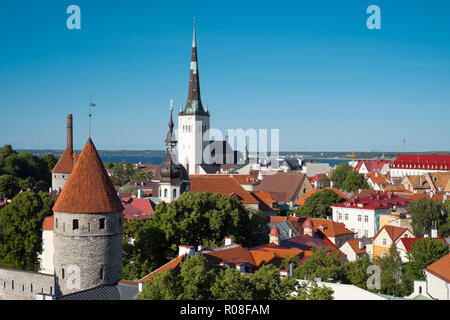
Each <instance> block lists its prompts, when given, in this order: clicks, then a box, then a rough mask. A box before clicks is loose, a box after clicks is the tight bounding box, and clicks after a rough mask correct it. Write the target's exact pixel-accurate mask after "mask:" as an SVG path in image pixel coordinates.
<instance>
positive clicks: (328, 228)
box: [303, 218, 355, 238]
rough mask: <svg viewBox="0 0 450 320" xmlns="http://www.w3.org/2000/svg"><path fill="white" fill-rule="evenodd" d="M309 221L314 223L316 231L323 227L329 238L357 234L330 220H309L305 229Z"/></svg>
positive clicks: (304, 225)
mask: <svg viewBox="0 0 450 320" xmlns="http://www.w3.org/2000/svg"><path fill="white" fill-rule="evenodd" d="M308 221H309V222H310V223H312V225H313V228H314V229H317V228H319V227H320V226H322V233H323V234H324V235H326V236H327V237H329V238H330V237H339V236H344V235H351V234H355V233H354V232H353V231H351V230H349V229H347V228H346V227H345V224H344V223H340V222H334V221H333V220H328V219H313V218H308V219H307V220H306V221H305V222H303V227H306V224H307V223H308Z"/></svg>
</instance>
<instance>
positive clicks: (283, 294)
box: [250, 264, 297, 300]
mask: <svg viewBox="0 0 450 320" xmlns="http://www.w3.org/2000/svg"><path fill="white" fill-rule="evenodd" d="M250 283H252V285H253V287H254V298H253V299H254V300H267V299H269V300H285V299H288V298H289V296H290V295H291V293H292V292H293V291H294V290H295V287H296V285H297V280H296V279H295V278H290V277H284V278H282V279H281V278H280V269H279V268H277V267H275V266H274V265H272V264H268V265H265V266H263V267H261V268H259V269H258V270H256V271H255V273H253V275H252V276H251V278H250Z"/></svg>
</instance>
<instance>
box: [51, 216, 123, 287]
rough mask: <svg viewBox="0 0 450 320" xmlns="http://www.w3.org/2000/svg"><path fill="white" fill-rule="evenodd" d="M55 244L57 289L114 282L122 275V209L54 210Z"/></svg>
mask: <svg viewBox="0 0 450 320" xmlns="http://www.w3.org/2000/svg"><path fill="white" fill-rule="evenodd" d="M100 219H105V220H104V223H105V224H104V225H105V227H104V228H100ZM74 220H77V221H78V228H76V229H74V228H73V226H74ZM54 246H55V254H54V265H55V276H56V281H57V284H58V287H57V289H58V290H57V292H58V293H61V294H68V293H72V292H76V291H80V290H85V289H89V288H92V287H94V286H97V285H100V284H115V283H117V282H118V281H119V280H120V279H121V278H122V213H121V212H114V213H102V214H97V213H62V212H55V228H54Z"/></svg>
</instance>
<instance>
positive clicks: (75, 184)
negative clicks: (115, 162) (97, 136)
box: [53, 138, 123, 213]
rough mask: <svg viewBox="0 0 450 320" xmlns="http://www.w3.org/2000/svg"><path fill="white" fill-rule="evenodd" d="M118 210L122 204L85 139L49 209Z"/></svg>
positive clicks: (75, 210)
mask: <svg viewBox="0 0 450 320" xmlns="http://www.w3.org/2000/svg"><path fill="white" fill-rule="evenodd" d="M122 210H123V206H122V203H121V201H120V199H119V197H118V196H117V193H116V190H115V189H114V186H113V185H112V183H111V180H110V178H109V176H108V174H107V172H106V170H105V167H104V166H103V163H102V161H101V159H100V156H99V155H98V152H97V150H96V149H95V146H94V144H93V143H92V140H91V139H90V138H89V139H88V141H87V143H86V145H85V146H84V148H83V151H82V152H81V155H80V157H79V158H78V161H77V162H76V163H75V167H74V168H73V171H72V173H71V174H70V176H69V179H68V180H67V182H66V184H65V186H64V188H63V189H62V191H61V193H60V195H59V196H58V199H57V200H56V203H55V205H54V206H53V211H57V212H67V213H106V212H121V211H122Z"/></svg>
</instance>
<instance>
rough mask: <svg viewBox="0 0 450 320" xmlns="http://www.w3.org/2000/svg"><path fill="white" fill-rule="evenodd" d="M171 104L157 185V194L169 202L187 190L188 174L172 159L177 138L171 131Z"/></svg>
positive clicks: (172, 125)
mask: <svg viewBox="0 0 450 320" xmlns="http://www.w3.org/2000/svg"><path fill="white" fill-rule="evenodd" d="M172 111H173V105H172V100H171V101H170V122H169V132H168V133H167V137H166V141H165V143H166V159H165V160H164V162H163V163H162V164H161V166H160V175H161V179H160V182H159V186H158V195H159V198H161V199H162V200H163V201H165V202H167V203H169V202H171V201H172V200H175V199H177V198H178V197H179V196H180V195H181V194H182V193H183V192H185V191H189V185H190V183H189V175H188V173H187V171H186V169H185V168H184V167H183V165H181V164H180V163H176V162H175V161H174V160H173V159H174V158H175V157H174V149H175V147H176V145H177V139H176V137H175V133H174V132H173V127H174V124H173V119H172Z"/></svg>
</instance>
